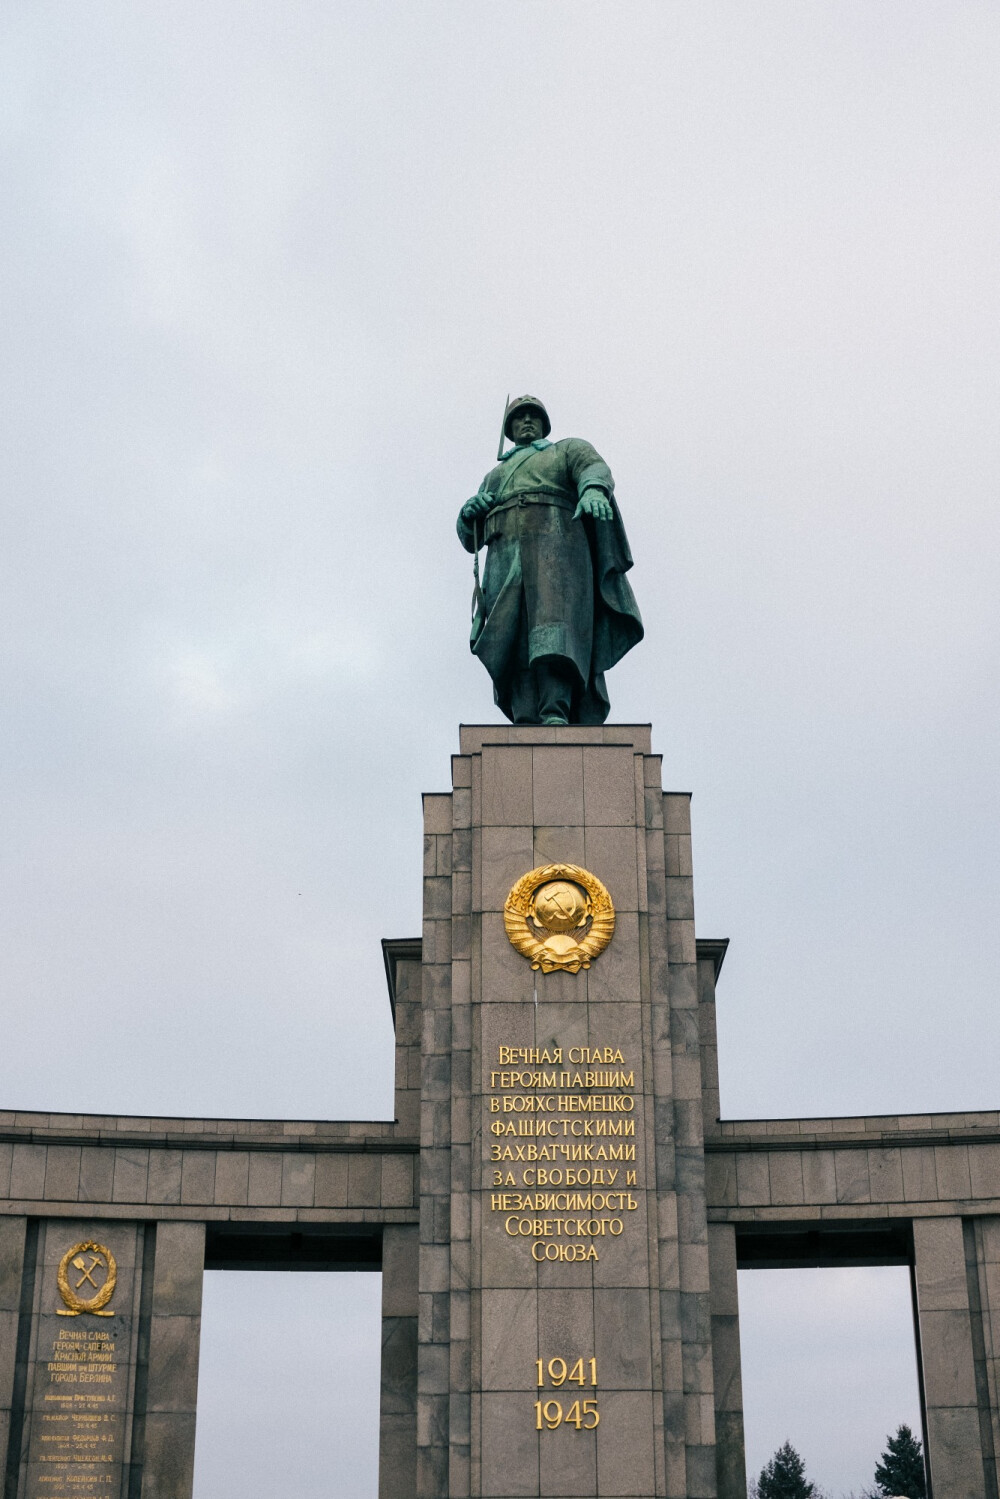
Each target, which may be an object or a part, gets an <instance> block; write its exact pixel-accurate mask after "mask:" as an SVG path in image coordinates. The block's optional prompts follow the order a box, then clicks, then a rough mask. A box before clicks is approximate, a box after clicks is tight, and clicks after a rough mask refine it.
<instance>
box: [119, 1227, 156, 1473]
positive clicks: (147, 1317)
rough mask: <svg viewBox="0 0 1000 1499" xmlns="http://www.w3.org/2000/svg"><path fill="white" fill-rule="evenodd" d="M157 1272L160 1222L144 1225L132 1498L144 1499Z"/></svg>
mask: <svg viewBox="0 0 1000 1499" xmlns="http://www.w3.org/2000/svg"><path fill="white" fill-rule="evenodd" d="M155 1271H156V1224H155V1223H145V1224H143V1225H142V1245H141V1256H140V1262H139V1316H138V1318H137V1321H138V1323H139V1335H138V1342H137V1349H136V1361H135V1384H134V1394H133V1397H132V1441H131V1446H130V1450H129V1458H128V1473H127V1478H126V1484H125V1492H126V1494H127V1496H128V1499H140V1495H141V1493H142V1467H143V1460H144V1457H145V1453H146V1401H147V1398H148V1395H149V1340H150V1334H151V1330H152V1318H153V1276H154V1274H155Z"/></svg>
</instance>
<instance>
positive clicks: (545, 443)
mask: <svg viewBox="0 0 1000 1499" xmlns="http://www.w3.org/2000/svg"><path fill="white" fill-rule="evenodd" d="M551 446H552V444H551V443H550V442H549V440H548V438H547V437H536V438H535V441H534V442H530V443H528V442H522V443H520V444H519V445H518V446H517V447H516V448H508V449H507V451H506V453H504V454H503V456H502V457H501V459H500V462H501V463H506V462H507V459H508V458H513V456H514V454H515V453H523V452H524V450H525V448H534V449H535V450H536V452H539V453H542V452H544V451H545V449H546V448H550V447H551Z"/></svg>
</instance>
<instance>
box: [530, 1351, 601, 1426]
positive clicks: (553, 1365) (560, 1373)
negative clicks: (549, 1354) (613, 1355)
mask: <svg viewBox="0 0 1000 1499" xmlns="http://www.w3.org/2000/svg"><path fill="white" fill-rule="evenodd" d="M535 1370H536V1373H537V1377H538V1381H537V1382H538V1388H539V1389H540V1390H541V1389H544V1388H545V1386H546V1384H548V1385H549V1386H550V1387H551V1388H552V1389H556V1390H558V1389H560V1388H561V1387H562V1386H563V1385H566V1384H575V1385H579V1386H580V1388H581V1389H582V1388H584V1387H585V1386H587V1385H589V1386H590V1387H591V1389H594V1390H596V1389H597V1360H596V1358H588V1359H584V1358H578V1359H576V1361H575V1362H572V1363H571V1362H570V1360H569V1359H565V1358H550V1359H549V1360H548V1361H546V1360H545V1359H541V1358H539V1359H536V1360H535ZM566 1393H567V1394H568V1393H569V1392H568V1391H567V1392H566ZM600 1419H601V1416H600V1412H599V1411H598V1409H597V1397H596V1396H594V1397H593V1398H592V1399H590V1400H573V1401H571V1402H570V1403H569V1404H568V1405H565V1406H564V1405H563V1402H562V1401H561V1400H536V1401H535V1430H536V1431H555V1430H556V1428H557V1427H559V1426H564V1425H565V1426H573V1427H575V1428H576V1430H577V1431H593V1429H594V1427H595V1426H596V1425H597V1424H598V1422H599V1421H600Z"/></svg>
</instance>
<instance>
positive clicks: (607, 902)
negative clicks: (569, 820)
mask: <svg viewBox="0 0 1000 1499" xmlns="http://www.w3.org/2000/svg"><path fill="white" fill-rule="evenodd" d="M503 924H504V926H505V927H506V928H507V936H508V937H509V938H510V940H511V942H512V943H513V944H514V946H515V947H516V948H517V950H518V952H519V953H523V955H524V956H525V957H526V958H528V959H530V962H531V966H532V968H540V969H541V970H542V972H543V973H552V972H554V971H555V970H556V969H557V968H558V969H564V970H565V971H566V972H568V973H579V972H580V969H581V968H589V967H590V964H591V962H592V960H593V959H594V958H596V957H597V955H598V953H602V952H603V951H604V949H605V948H606V947H607V945H608V943H609V942H610V941H611V938H612V937H613V935H614V930H615V908H614V905H613V903H612V900H611V896H610V895H609V894H608V892H607V889H606V888H605V886H604V885H602V884H601V881H600V880H599V879H598V878H597V876H596V875H594V874H591V873H590V871H589V870H587V869H581V868H580V867H579V865H577V864H540V865H539V867H538V868H537V869H532V870H531V871H530V872H529V873H528V874H525V875H522V876H521V878H520V879H519V880H518V882H517V884H516V885H514V886H513V887H512V889H511V892H510V894H509V895H508V897H507V901H506V904H505V905H504V908H503Z"/></svg>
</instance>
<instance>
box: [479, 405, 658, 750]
mask: <svg viewBox="0 0 1000 1499" xmlns="http://www.w3.org/2000/svg"><path fill="white" fill-rule="evenodd" d="M548 431H549V421H548V415H547V413H546V411H545V408H544V406H542V404H541V402H540V401H538V400H537V399H536V398H535V397H532V396H521V397H519V398H518V400H516V401H513V402H511V404H510V406H509V407H508V409H507V413H506V416H505V421H504V432H505V434H506V435H507V436H508V437H511V438H512V439H513V441H514V443H515V446H514V447H513V448H511V449H510V450H509V451H508V452H506V453H505V454H504V455H503V457H502V458H501V460H500V462H499V463H498V464H497V465H496V467H495V468H493V469H491V471H490V472H489V473H488V474H487V475H486V477H485V479H484V480H483V482H482V484H481V485H480V488H479V491H478V493H477V494H475V495H474V496H473V497H472V499H471V500H468V501H467V502H466V504H465V505H463V507H462V509H461V511H460V513H459V517H458V535H459V539H460V540H461V542H462V545H463V546H464V547H465V548H466V550H467V551H470V552H477V551H478V548H479V547H481V546H482V545H484V544H485V545H486V547H487V548H488V552H487V560H486V572H485V575H484V578H483V587H482V592H481V594H479V595H478V596H477V608H476V613H475V618H474V619H473V622H472V637H471V642H470V644H471V647H472V650H473V653H474V654H475V655H476V656H478V657H479V659H480V661H482V663H483V665H484V666H485V667H486V669H487V671H488V672H489V674H490V676H491V677H492V679H493V696H494V699H495V701H496V703H497V705H498V707H499V708H500V709H501V711H502V712H503V713H504V714H506V716H507V717H508V718H509V719H511V720H512V721H513V722H514V723H534V724H537V723H543V724H546V723H553V724H558V723H579V724H599V723H603V722H604V721H605V719H606V718H607V716H608V713H609V712H610V709H611V703H610V700H609V698H608V694H607V689H606V686H605V682H604V673H605V672H606V671H608V670H609V668H610V667H612V666H614V664H615V662H616V661H620V660H621V658H622V656H624V655H625V653H626V651H629V650H631V648H632V646H634V645H636V644H637V643H638V641H640V640H641V639H642V634H643V629H642V620H641V618H640V616H639V607H638V605H637V604H636V601H635V596H634V594H633V593H632V589H631V587H630V585H629V583H628V580H627V578H626V577H625V574H626V573H627V572H628V570H629V568H630V567H631V566H632V556H631V553H630V552H629V546H628V541H627V539H626V536H625V528H624V526H623V525H622V520H621V516H620V514H619V512H618V506H617V503H616V501H615V498H614V487H615V481H614V479H613V478H612V476H611V470H610V469H609V468H608V466H607V464H606V463H605V462H604V460H603V458H602V457H601V456H600V454H599V453H598V452H597V451H596V450H595V449H594V448H593V447H591V445H590V443H589V442H584V441H582V439H580V438H577V437H567V438H563V439H562V440H561V441H559V442H549V441H547V440H546V438H545V437H544V436H543V435H542V434H543V433H544V432H548Z"/></svg>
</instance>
